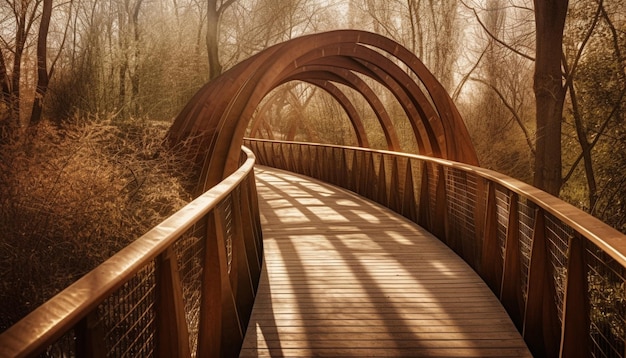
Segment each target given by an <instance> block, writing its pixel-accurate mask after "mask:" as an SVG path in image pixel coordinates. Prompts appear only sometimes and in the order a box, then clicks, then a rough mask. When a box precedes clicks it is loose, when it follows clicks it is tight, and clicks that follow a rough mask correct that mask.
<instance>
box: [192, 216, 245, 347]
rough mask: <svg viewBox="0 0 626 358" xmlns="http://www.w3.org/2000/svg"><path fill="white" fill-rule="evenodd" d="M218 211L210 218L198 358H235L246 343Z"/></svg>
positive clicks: (203, 278)
mask: <svg viewBox="0 0 626 358" xmlns="http://www.w3.org/2000/svg"><path fill="white" fill-rule="evenodd" d="M218 211H219V210H218V209H215V210H213V211H212V212H211V213H209V214H208V217H207V238H206V249H205V258H204V269H203V270H202V302H201V303H200V324H199V334H198V354H197V356H198V357H209V358H218V357H235V356H237V355H238V354H239V350H240V347H241V342H242V339H243V334H242V330H241V327H240V326H239V317H237V311H236V308H235V301H234V298H233V294H232V289H231V286H230V279H229V277H228V267H227V258H226V245H225V243H224V227H223V218H222V216H221V215H220V214H219V213H218Z"/></svg>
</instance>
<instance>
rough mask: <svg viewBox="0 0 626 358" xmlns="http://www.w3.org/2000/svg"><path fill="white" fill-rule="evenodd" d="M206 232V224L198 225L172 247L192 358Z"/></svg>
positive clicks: (196, 327) (195, 336) (196, 345)
mask: <svg viewBox="0 0 626 358" xmlns="http://www.w3.org/2000/svg"><path fill="white" fill-rule="evenodd" d="M201 222H203V223H204V222H205V221H204V220H202V221H201ZM206 230H207V228H206V224H200V223H198V224H196V225H194V227H193V228H192V229H191V230H190V231H189V232H188V233H187V234H185V235H184V236H183V237H182V238H180V239H179V240H178V241H177V242H176V244H175V245H174V249H175V251H176V257H177V260H178V270H179V275H180V280H181V284H182V288H183V300H184V303H185V318H186V321H187V329H188V332H189V348H190V349H191V355H192V356H193V357H195V356H196V351H197V348H198V328H199V322H200V300H201V292H202V270H203V266H204V247H205V245H206V244H205V240H206V236H205V233H206Z"/></svg>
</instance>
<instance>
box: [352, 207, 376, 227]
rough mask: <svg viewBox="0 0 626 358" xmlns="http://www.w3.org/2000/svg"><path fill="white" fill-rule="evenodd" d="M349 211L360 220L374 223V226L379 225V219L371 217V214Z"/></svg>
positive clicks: (361, 211)
mask: <svg viewBox="0 0 626 358" xmlns="http://www.w3.org/2000/svg"><path fill="white" fill-rule="evenodd" d="M350 211H351V212H352V213H353V214H354V215H356V216H358V217H360V218H361V219H363V220H365V221H367V222H370V223H376V224H378V223H380V219H379V218H377V217H376V216H374V215H372V214H370V213H368V212H365V211H363V210H350Z"/></svg>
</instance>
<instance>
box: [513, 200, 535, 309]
mask: <svg viewBox="0 0 626 358" xmlns="http://www.w3.org/2000/svg"><path fill="white" fill-rule="evenodd" d="M517 205H518V211H519V249H520V264H521V271H522V272H521V279H522V295H523V296H524V301H526V299H527V297H528V292H527V288H528V270H529V268H530V250H531V248H532V243H533V232H534V227H535V208H534V204H532V203H531V202H529V201H528V200H527V199H526V198H523V197H520V198H519V200H518V202H517Z"/></svg>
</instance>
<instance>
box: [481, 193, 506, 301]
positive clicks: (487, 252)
mask: <svg viewBox="0 0 626 358" xmlns="http://www.w3.org/2000/svg"><path fill="white" fill-rule="evenodd" d="M480 271H481V276H482V277H483V280H484V281H485V282H486V283H487V285H489V287H490V288H491V290H492V291H493V292H494V293H495V295H496V296H498V297H499V296H500V293H501V292H500V289H501V287H500V286H501V284H502V256H501V253H500V244H499V243H498V212H497V203H496V189H495V184H494V183H493V182H491V181H490V182H488V183H487V208H486V210H485V229H484V238H483V249H482V259H481V270H480Z"/></svg>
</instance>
